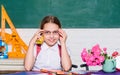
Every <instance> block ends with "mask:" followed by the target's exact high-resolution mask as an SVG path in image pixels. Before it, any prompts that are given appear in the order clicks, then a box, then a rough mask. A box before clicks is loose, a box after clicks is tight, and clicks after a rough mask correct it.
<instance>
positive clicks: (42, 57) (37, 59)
mask: <svg viewBox="0 0 120 75" xmlns="http://www.w3.org/2000/svg"><path fill="white" fill-rule="evenodd" d="M40 37H44V42H43V43H42V44H41V45H40V48H41V50H40V52H39V53H38V55H37V56H36V54H37V52H36V46H37V45H36V40H37V39H38V38H40ZM66 39H67V35H66V33H65V31H63V30H62V29H61V24H60V21H59V20H58V18H57V17H54V16H46V17H45V18H44V19H43V20H42V22H41V27H40V29H39V30H38V31H37V32H36V33H35V34H34V36H33V37H32V39H31V41H30V43H29V48H28V52H27V54H26V57H25V62H24V67H25V69H26V70H27V71H30V70H41V69H47V70H64V71H69V70H70V68H71V65H72V64H71V59H70V56H69V51H68V50H67V47H66ZM58 44H60V49H61V50H60V51H61V52H59V47H58ZM60 54H61V56H60Z"/></svg>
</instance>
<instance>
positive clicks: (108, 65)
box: [102, 59, 116, 72]
mask: <svg viewBox="0 0 120 75" xmlns="http://www.w3.org/2000/svg"><path fill="white" fill-rule="evenodd" d="M102 69H103V71H104V72H115V71H116V60H115V59H105V61H104V63H103V66H102Z"/></svg>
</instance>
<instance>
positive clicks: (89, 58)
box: [81, 44, 107, 66]
mask: <svg viewBox="0 0 120 75" xmlns="http://www.w3.org/2000/svg"><path fill="white" fill-rule="evenodd" d="M106 50H107V48H103V49H102V48H100V46H99V45H98V44H96V45H95V46H93V47H92V49H88V50H87V49H86V48H84V49H83V51H82V53H81V57H82V60H83V61H84V62H86V64H87V65H88V66H96V65H102V63H103V62H104V60H105V57H107V52H106Z"/></svg>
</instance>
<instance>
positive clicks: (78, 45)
mask: <svg viewBox="0 0 120 75" xmlns="http://www.w3.org/2000/svg"><path fill="white" fill-rule="evenodd" d="M64 30H65V31H66V33H67V35H68V39H67V46H68V47H69V48H70V50H71V58H72V62H73V64H76V65H78V66H79V65H80V64H82V63H84V62H83V61H82V60H81V57H80V53H81V51H82V49H83V48H87V49H90V48H91V47H92V46H93V45H96V44H99V45H100V46H101V48H103V47H106V48H107V52H108V53H109V54H111V53H112V52H113V51H115V50H117V51H119V52H120V34H119V32H120V28H117V29H114V28H111V29H80V28H79V29H74V28H71V29H64ZM10 31H11V30H9V29H6V32H8V33H10ZM36 31H37V29H29V28H26V29H17V32H18V34H19V35H20V37H21V38H22V39H23V40H24V42H25V43H26V44H27V45H28V44H29V41H30V39H31V38H32V36H33V35H34V33H35V32H36ZM96 67H97V68H96ZM84 69H85V68H80V67H79V68H78V70H84ZM97 69H98V70H99V69H101V66H95V67H90V70H97ZM73 70H74V69H73ZM75 70H76V69H75Z"/></svg>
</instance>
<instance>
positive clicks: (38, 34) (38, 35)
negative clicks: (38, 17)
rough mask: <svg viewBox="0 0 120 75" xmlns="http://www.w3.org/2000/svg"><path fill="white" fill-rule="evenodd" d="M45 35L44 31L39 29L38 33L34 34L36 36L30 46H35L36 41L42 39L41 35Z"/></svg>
mask: <svg viewBox="0 0 120 75" xmlns="http://www.w3.org/2000/svg"><path fill="white" fill-rule="evenodd" d="M42 33H43V30H41V29H39V30H37V32H36V33H35V34H34V36H33V37H32V39H31V41H30V44H35V42H36V40H37V39H39V38H40V37H41V34H42Z"/></svg>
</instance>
